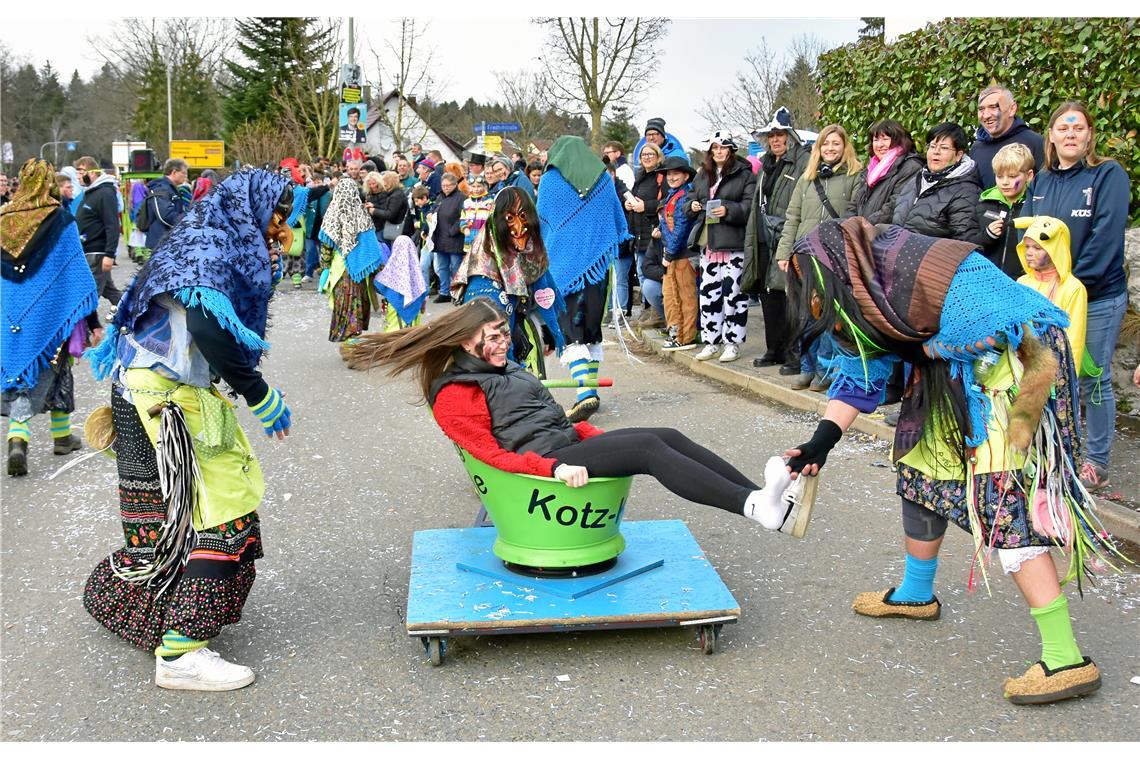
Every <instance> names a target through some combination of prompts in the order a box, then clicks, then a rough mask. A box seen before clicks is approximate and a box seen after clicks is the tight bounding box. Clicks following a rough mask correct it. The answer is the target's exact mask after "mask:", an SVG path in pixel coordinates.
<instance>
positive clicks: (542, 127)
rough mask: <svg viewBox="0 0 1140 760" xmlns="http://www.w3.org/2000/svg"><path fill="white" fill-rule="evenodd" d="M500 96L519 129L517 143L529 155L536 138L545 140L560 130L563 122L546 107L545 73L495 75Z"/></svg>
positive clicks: (548, 86) (508, 72) (502, 73)
mask: <svg viewBox="0 0 1140 760" xmlns="http://www.w3.org/2000/svg"><path fill="white" fill-rule="evenodd" d="M493 73H494V75H495V81H496V82H497V83H498V86H499V87H498V89H499V95H500V97H501V98H502V100H503V105H504V106H505V107H506V110H507V111H508V112H509V113H510V116H511V118H512V119H514V120H515V121H516V122H517V123H518V125H519V131H518V133H517V134H516V136H515V137H516V139H515V142H517V143H518V145H519V147H520V148H522V150H523V152H524V153H525V152H526V148H527V146H528V145H530V143H531V142H532V141H533V140H534V139H535V138H536V137H546V136H547V135H549V134H551V133H552V132H554V131H555V130H557V129H558V128H559V123H560V121H561V120H560V119H558V118H556V117H555V116H554V115H553V114H551V112H550V110H549V109H548V108H547V107H546V93H547V92H549V91H550V85H549V84H548V83H547V81H546V73H545V72H542V71H526V70H525V69H523V70H518V71H496V72H493Z"/></svg>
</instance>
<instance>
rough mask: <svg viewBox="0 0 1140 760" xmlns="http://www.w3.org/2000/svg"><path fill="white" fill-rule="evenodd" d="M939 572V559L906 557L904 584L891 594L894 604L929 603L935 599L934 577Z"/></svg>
mask: <svg viewBox="0 0 1140 760" xmlns="http://www.w3.org/2000/svg"><path fill="white" fill-rule="evenodd" d="M937 572H938V557H935V558H934V559H919V558H918V557H912V556H910V555H909V554H908V555H906V571H905V572H904V573H903V580H902V583H900V584H899V587H898V588H897V589H895V593H893V594H891V598H890V601H892V602H929V601H931V600H933V599H934V575H935V573H937Z"/></svg>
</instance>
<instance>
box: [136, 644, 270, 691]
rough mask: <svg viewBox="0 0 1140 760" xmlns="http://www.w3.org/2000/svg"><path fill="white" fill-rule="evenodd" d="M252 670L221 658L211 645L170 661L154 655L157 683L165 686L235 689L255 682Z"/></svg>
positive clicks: (155, 680)
mask: <svg viewBox="0 0 1140 760" xmlns="http://www.w3.org/2000/svg"><path fill="white" fill-rule="evenodd" d="M253 679H254V675H253V671H252V670H250V669H249V668H247V667H246V666H244V665H237V664H234V663H232V662H227V661H226V660H223V659H222V656H221V655H220V654H218V653H217V652H215V651H214V650H212V649H209V648H206V647H203V648H202V649H195V650H194V651H193V652H187V653H186V654H184V655H182V656H181V657H179V658H178V659H177V660H171V661H170V662H167V661H166V660H164V659H162V658H161V657H159V656H158V655H155V658H154V684H155V686H160V687H162V688H163V689H185V690H190V691H232V690H233V689H240V688H241V687H243V686H249V685H250V684H251V683H253Z"/></svg>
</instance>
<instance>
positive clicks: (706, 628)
mask: <svg viewBox="0 0 1140 760" xmlns="http://www.w3.org/2000/svg"><path fill="white" fill-rule="evenodd" d="M716 634H717V630H716V628H714V627H713V626H711V625H702V626H701V629H700V630H699V631H697V641H699V642H700V644H701V651H702V652H704V653H705V654H712V653H713V652H715V651H716V639H717V636H716Z"/></svg>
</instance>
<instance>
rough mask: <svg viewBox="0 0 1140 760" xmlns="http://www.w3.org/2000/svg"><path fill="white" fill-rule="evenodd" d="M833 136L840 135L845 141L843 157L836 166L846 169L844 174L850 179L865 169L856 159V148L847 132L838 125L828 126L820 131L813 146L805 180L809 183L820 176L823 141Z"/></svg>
mask: <svg viewBox="0 0 1140 760" xmlns="http://www.w3.org/2000/svg"><path fill="white" fill-rule="evenodd" d="M833 134H835V135H839V139H840V140H842V141H843V155H842V156H841V157H840V159H839V163H838V164H836V166H843V167H844V168H845V169H846V171H845V172H844V173H845V174H846V175H847V176H849V177H850V176H852V175H854V174H858V173H859V170H860V169H862V168H863V164H862V162H860V161H859V159H858V158H856V157H855V146H854V145H852V144H851V140H849V139H848V138H847V130H846V129H844V128H843V127H841V126H839V125H838V124H828V125H827V126H826V127H824V128H823V129H822V130H821V131H820V133H819V137H817V138H815V144H814V145H812V146H811V158H809V159H808V164H807V169H805V170H804V179H806V180H807V181H808V182H812V181H814V180H815V178H816V177H818V176H819V162H820V161H822V160H823V157H822V155H821V152H820V149H821V147H822V146H823V141H824V140H825V139H827V138H828V137H829V136H831V135H833Z"/></svg>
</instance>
